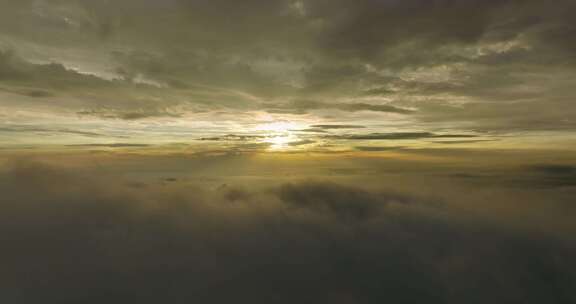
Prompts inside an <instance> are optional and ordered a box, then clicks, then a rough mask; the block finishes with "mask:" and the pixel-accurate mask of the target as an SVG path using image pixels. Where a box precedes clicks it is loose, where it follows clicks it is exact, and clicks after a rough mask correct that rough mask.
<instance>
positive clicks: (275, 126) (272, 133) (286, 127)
mask: <svg viewBox="0 0 576 304" xmlns="http://www.w3.org/2000/svg"><path fill="white" fill-rule="evenodd" d="M299 127H300V126H299V125H298V124H296V123H293V122H289V121H275V122H269V123H264V124H261V125H258V126H257V127H256V128H255V130H257V131H260V132H263V133H264V134H265V138H264V139H263V140H262V142H264V143H268V144H270V150H275V151H278V150H286V149H288V148H290V147H291V146H290V143H293V142H297V141H299V140H300V139H299V138H298V136H296V134H294V132H293V131H294V130H295V129H298V128H299Z"/></svg>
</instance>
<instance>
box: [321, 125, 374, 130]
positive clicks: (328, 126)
mask: <svg viewBox="0 0 576 304" xmlns="http://www.w3.org/2000/svg"><path fill="white" fill-rule="evenodd" d="M310 127H311V128H314V129H324V130H334V129H363V128H366V127H365V126H358V125H312V126H310Z"/></svg>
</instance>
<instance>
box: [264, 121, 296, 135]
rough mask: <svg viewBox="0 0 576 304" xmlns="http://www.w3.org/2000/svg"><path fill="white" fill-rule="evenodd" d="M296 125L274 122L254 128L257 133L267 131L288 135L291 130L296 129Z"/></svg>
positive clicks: (286, 122)
mask: <svg viewBox="0 0 576 304" xmlns="http://www.w3.org/2000/svg"><path fill="white" fill-rule="evenodd" d="M297 128H298V125H297V124H295V123H293V122H288V121H275V122H271V123H265V124H261V125H259V126H257V127H256V130H257V131H268V132H276V133H290V131H291V130H294V129H297Z"/></svg>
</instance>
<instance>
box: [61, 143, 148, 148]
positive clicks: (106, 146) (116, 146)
mask: <svg viewBox="0 0 576 304" xmlns="http://www.w3.org/2000/svg"><path fill="white" fill-rule="evenodd" d="M67 146H68V147H105V148H130V147H135V148H141V147H150V146H152V145H149V144H128V143H113V144H77V145H67Z"/></svg>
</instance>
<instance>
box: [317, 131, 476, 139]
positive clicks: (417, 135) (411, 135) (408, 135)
mask: <svg viewBox="0 0 576 304" xmlns="http://www.w3.org/2000/svg"><path fill="white" fill-rule="evenodd" d="M474 137H477V136H476V135H468V134H434V133H430V132H397V133H370V134H343V135H326V136H325V138H330V139H345V140H403V139H426V138H474Z"/></svg>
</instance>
